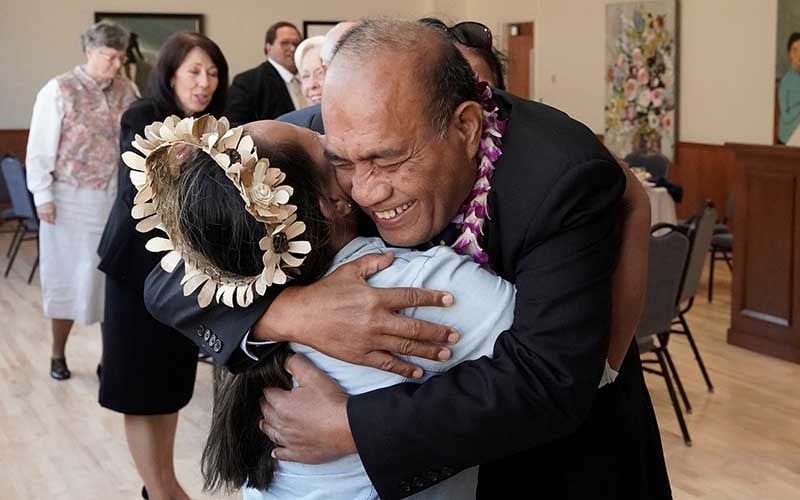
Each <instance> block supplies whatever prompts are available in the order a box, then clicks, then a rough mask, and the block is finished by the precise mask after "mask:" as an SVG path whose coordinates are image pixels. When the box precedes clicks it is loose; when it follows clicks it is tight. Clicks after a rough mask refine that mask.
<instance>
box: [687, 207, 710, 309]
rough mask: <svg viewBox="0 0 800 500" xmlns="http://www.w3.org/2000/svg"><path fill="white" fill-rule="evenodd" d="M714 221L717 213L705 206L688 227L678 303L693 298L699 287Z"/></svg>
mask: <svg viewBox="0 0 800 500" xmlns="http://www.w3.org/2000/svg"><path fill="white" fill-rule="evenodd" d="M716 220H717V211H716V209H715V208H714V207H713V206H711V205H706V206H705V207H704V208H703V211H702V212H700V213H699V214H697V215H695V216H694V217H693V218H692V222H691V224H690V226H689V243H690V245H689V259H688V261H687V262H686V274H685V276H684V279H683V285H682V286H681V297H680V301H679V303H683V302H685V301H688V300H690V299H691V298H692V297H694V296H695V294H696V293H697V289H698V288H699V287H700V277H701V276H702V274H703V268H704V267H705V265H706V254H707V253H708V249H709V248H710V246H711V238H712V237H713V236H714V224H715V223H716V222H715V221H716Z"/></svg>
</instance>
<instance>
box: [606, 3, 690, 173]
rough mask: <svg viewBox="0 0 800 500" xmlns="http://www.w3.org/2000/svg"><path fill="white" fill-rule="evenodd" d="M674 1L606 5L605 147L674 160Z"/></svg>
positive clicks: (621, 153)
mask: <svg viewBox="0 0 800 500" xmlns="http://www.w3.org/2000/svg"><path fill="white" fill-rule="evenodd" d="M679 26H680V23H679V2H678V0H654V1H647V2H624V3H611V4H607V5H606V65H605V70H606V71H605V86H606V102H605V130H604V134H603V138H604V139H603V140H604V142H605V145H606V147H607V148H608V149H609V150H611V151H612V152H614V153H615V154H617V155H618V156H619V157H621V158H625V157H626V156H628V155H631V154H634V155H637V156H639V155H653V154H655V155H663V156H665V157H667V158H668V159H669V160H670V161H674V160H675V144H676V141H677V138H678V133H677V124H678V116H677V114H678V81H679V78H678V69H679V67H678V52H679V51H678V40H679V36H678V29H679Z"/></svg>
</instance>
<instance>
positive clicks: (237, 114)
mask: <svg viewBox="0 0 800 500" xmlns="http://www.w3.org/2000/svg"><path fill="white" fill-rule="evenodd" d="M293 110H294V104H293V103H292V97H291V96H290V95H289V90H288V89H287V88H286V82H284V81H283V78H281V75H280V73H278V70H277V69H275V67H274V66H273V65H272V64H271V63H270V62H269V61H264V62H263V63H262V64H260V65H258V66H256V67H255V68H253V69H250V70H247V71H245V72H244V73H239V74H238V75H236V76H235V77H234V78H233V83H231V88H230V89H229V90H228V105H227V107H226V109H225V116H226V117H228V120H229V121H230V122H231V125H233V126H237V125H242V124H245V123H248V122H252V121H256V120H274V119H275V118H277V117H279V116H281V115H283V114H285V113H288V112H290V111H293Z"/></svg>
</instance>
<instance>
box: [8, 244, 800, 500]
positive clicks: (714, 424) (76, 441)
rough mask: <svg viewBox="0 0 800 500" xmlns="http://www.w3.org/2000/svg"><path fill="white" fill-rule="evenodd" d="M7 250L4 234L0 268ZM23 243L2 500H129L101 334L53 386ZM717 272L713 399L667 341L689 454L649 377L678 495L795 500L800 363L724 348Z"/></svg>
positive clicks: (194, 410)
mask: <svg viewBox="0 0 800 500" xmlns="http://www.w3.org/2000/svg"><path fill="white" fill-rule="evenodd" d="M9 240H10V236H9V235H7V234H0V250H2V253H1V254H0V266H2V268H5V265H6V260H5V249H6V248H7V245H8V242H9ZM25 245H26V246H27V247H28V248H27V249H26V251H25V254H24V255H21V256H20V257H19V258H18V260H17V262H16V263H15V265H14V268H13V269H12V271H11V275H10V276H9V277H8V279H2V278H0V322H2V323H0V381H1V382H0V498H2V499H3V500H12V499H26V500H28V499H76V498H79V499H111V498H113V499H116V498H123V499H124V498H128V499H134V498H137V497H138V495H139V490H140V488H141V482H140V481H139V479H138V477H137V474H136V471H135V469H134V466H133V462H132V460H131V459H130V456H129V454H128V450H127V447H126V444H125V436H124V431H123V426H122V418H121V416H120V415H118V414H116V413H112V412H110V411H107V410H104V409H102V408H100V406H98V404H97V388H98V383H97V377H96V376H95V373H94V370H95V367H96V365H97V362H98V360H99V358H100V350H101V347H100V332H99V328H98V327H97V325H95V326H91V327H85V326H77V327H76V329H75V330H74V331H73V334H72V336H71V338H70V341H69V345H68V348H67V357H68V360H69V363H70V369H71V370H72V373H73V376H72V379H71V380H69V381H66V382H55V381H53V380H51V379H50V377H49V376H48V367H49V365H48V363H49V361H48V359H49V350H50V331H49V326H48V322H47V321H46V320H45V319H44V318H43V317H42V313H41V305H40V292H39V286H38V276H37V277H36V278H34V283H33V285H28V284H27V283H26V282H25V280H26V279H27V276H28V272H29V270H30V265H31V263H32V261H33V257H32V248H31V247H32V246H33V245H32V243H26V244H25ZM719 269H720V272H719V279H718V282H717V284H716V299H715V301H714V303H713V304H711V305H709V304H708V303H707V302H706V301H705V300H698V302H697V305H696V306H695V309H694V310H693V311H692V312H691V313H690V314H689V323H690V325H691V327H692V329H693V330H694V332H695V337H696V339H697V343H698V344H699V346H700V350H701V352H702V354H703V356H704V358H705V361H706V365H707V366H708V368H709V371H710V374H711V378H712V381H713V382H714V385H715V387H716V391H715V392H714V393H713V394H709V393H708V392H707V391H706V389H705V385H704V383H703V381H702V378H701V376H700V372H699V370H698V369H697V365H696V364H695V362H694V359H693V357H692V355H691V351H690V350H689V348H688V345H687V344H686V342H685V340H684V339H682V338H674V337H673V340H672V341H671V343H670V350H671V352H672V354H673V357H674V358H675V361H676V364H677V367H678V371H679V372H680V374H681V376H682V378H683V380H684V384H685V385H686V388H687V391H688V393H689V398H690V400H691V402H692V404H693V406H694V412H693V413H692V414H691V415H687V422H688V425H689V430H690V432H691V434H692V439H693V441H694V443H693V446H692V447H686V446H684V444H683V440H682V439H681V435H680V431H679V429H678V425H677V421H676V419H675V415H674V413H673V410H672V406H671V404H670V402H669V398H668V396H667V391H666V388H665V386H664V382H663V379H660V378H658V377H655V376H652V377H651V376H648V379H647V382H648V385H649V387H650V392H651V395H652V398H653V401H654V403H655V406H656V413H657V415H658V418H659V423H660V425H661V431H662V437H663V442H664V449H665V453H666V458H667V464H668V467H669V472H670V477H671V479H672V485H673V490H674V496H675V498H676V499H678V500H682V499H701V498H702V499H715V500H728V499H731V500H733V499H736V500H750V499H759V500H788V499H795V498H800V383H798V381H800V365H794V364H790V363H787V362H783V361H779V360H776V359H773V358H768V357H765V356H762V355H759V354H755V353H752V352H750V351H746V350H743V349H740V348H737V347H733V346H730V345H728V344H727V343H726V342H725V330H726V328H727V325H728V323H729V309H730V300H729V297H730V274H728V273H727V271H724V270H722V266H720V268H719ZM702 293H705V286H703V288H702V289H701V294H702ZM210 387H211V370H210V367H209V366H208V365H205V364H202V365H201V366H200V367H199V373H198V377H197V385H196V387H195V395H194V398H193V399H192V402H191V403H190V404H189V406H188V407H187V408H185V409H184V410H183V411H182V412H181V420H180V423H179V426H178V435H177V444H176V451H175V457H176V467H177V472H178V477H179V479H180V480H181V481H182V482H183V484H184V486H185V487H186V489H187V490H188V491H189V493H190V494H191V495H193V497H194V498H212V497H210V496H208V495H204V494H202V491H201V477H200V472H199V467H198V461H199V456H200V452H201V449H202V445H203V442H204V437H205V434H206V432H207V429H208V427H209V418H210V417H209V415H210V407H211V398H210ZM237 497H239V496H238V495H235V496H233V497H230V498H237ZM217 498H220V497H217ZM548 500H549V499H548Z"/></svg>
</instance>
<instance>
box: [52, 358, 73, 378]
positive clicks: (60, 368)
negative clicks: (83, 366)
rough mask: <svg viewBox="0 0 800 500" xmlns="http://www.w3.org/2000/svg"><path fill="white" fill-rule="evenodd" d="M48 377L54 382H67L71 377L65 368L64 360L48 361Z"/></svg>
mask: <svg viewBox="0 0 800 500" xmlns="http://www.w3.org/2000/svg"><path fill="white" fill-rule="evenodd" d="M50 376H51V377H53V378H54V379H56V380H67V379H68V378H70V377H71V376H72V373H70V371H69V368H67V360H66V358H52V359H50Z"/></svg>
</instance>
